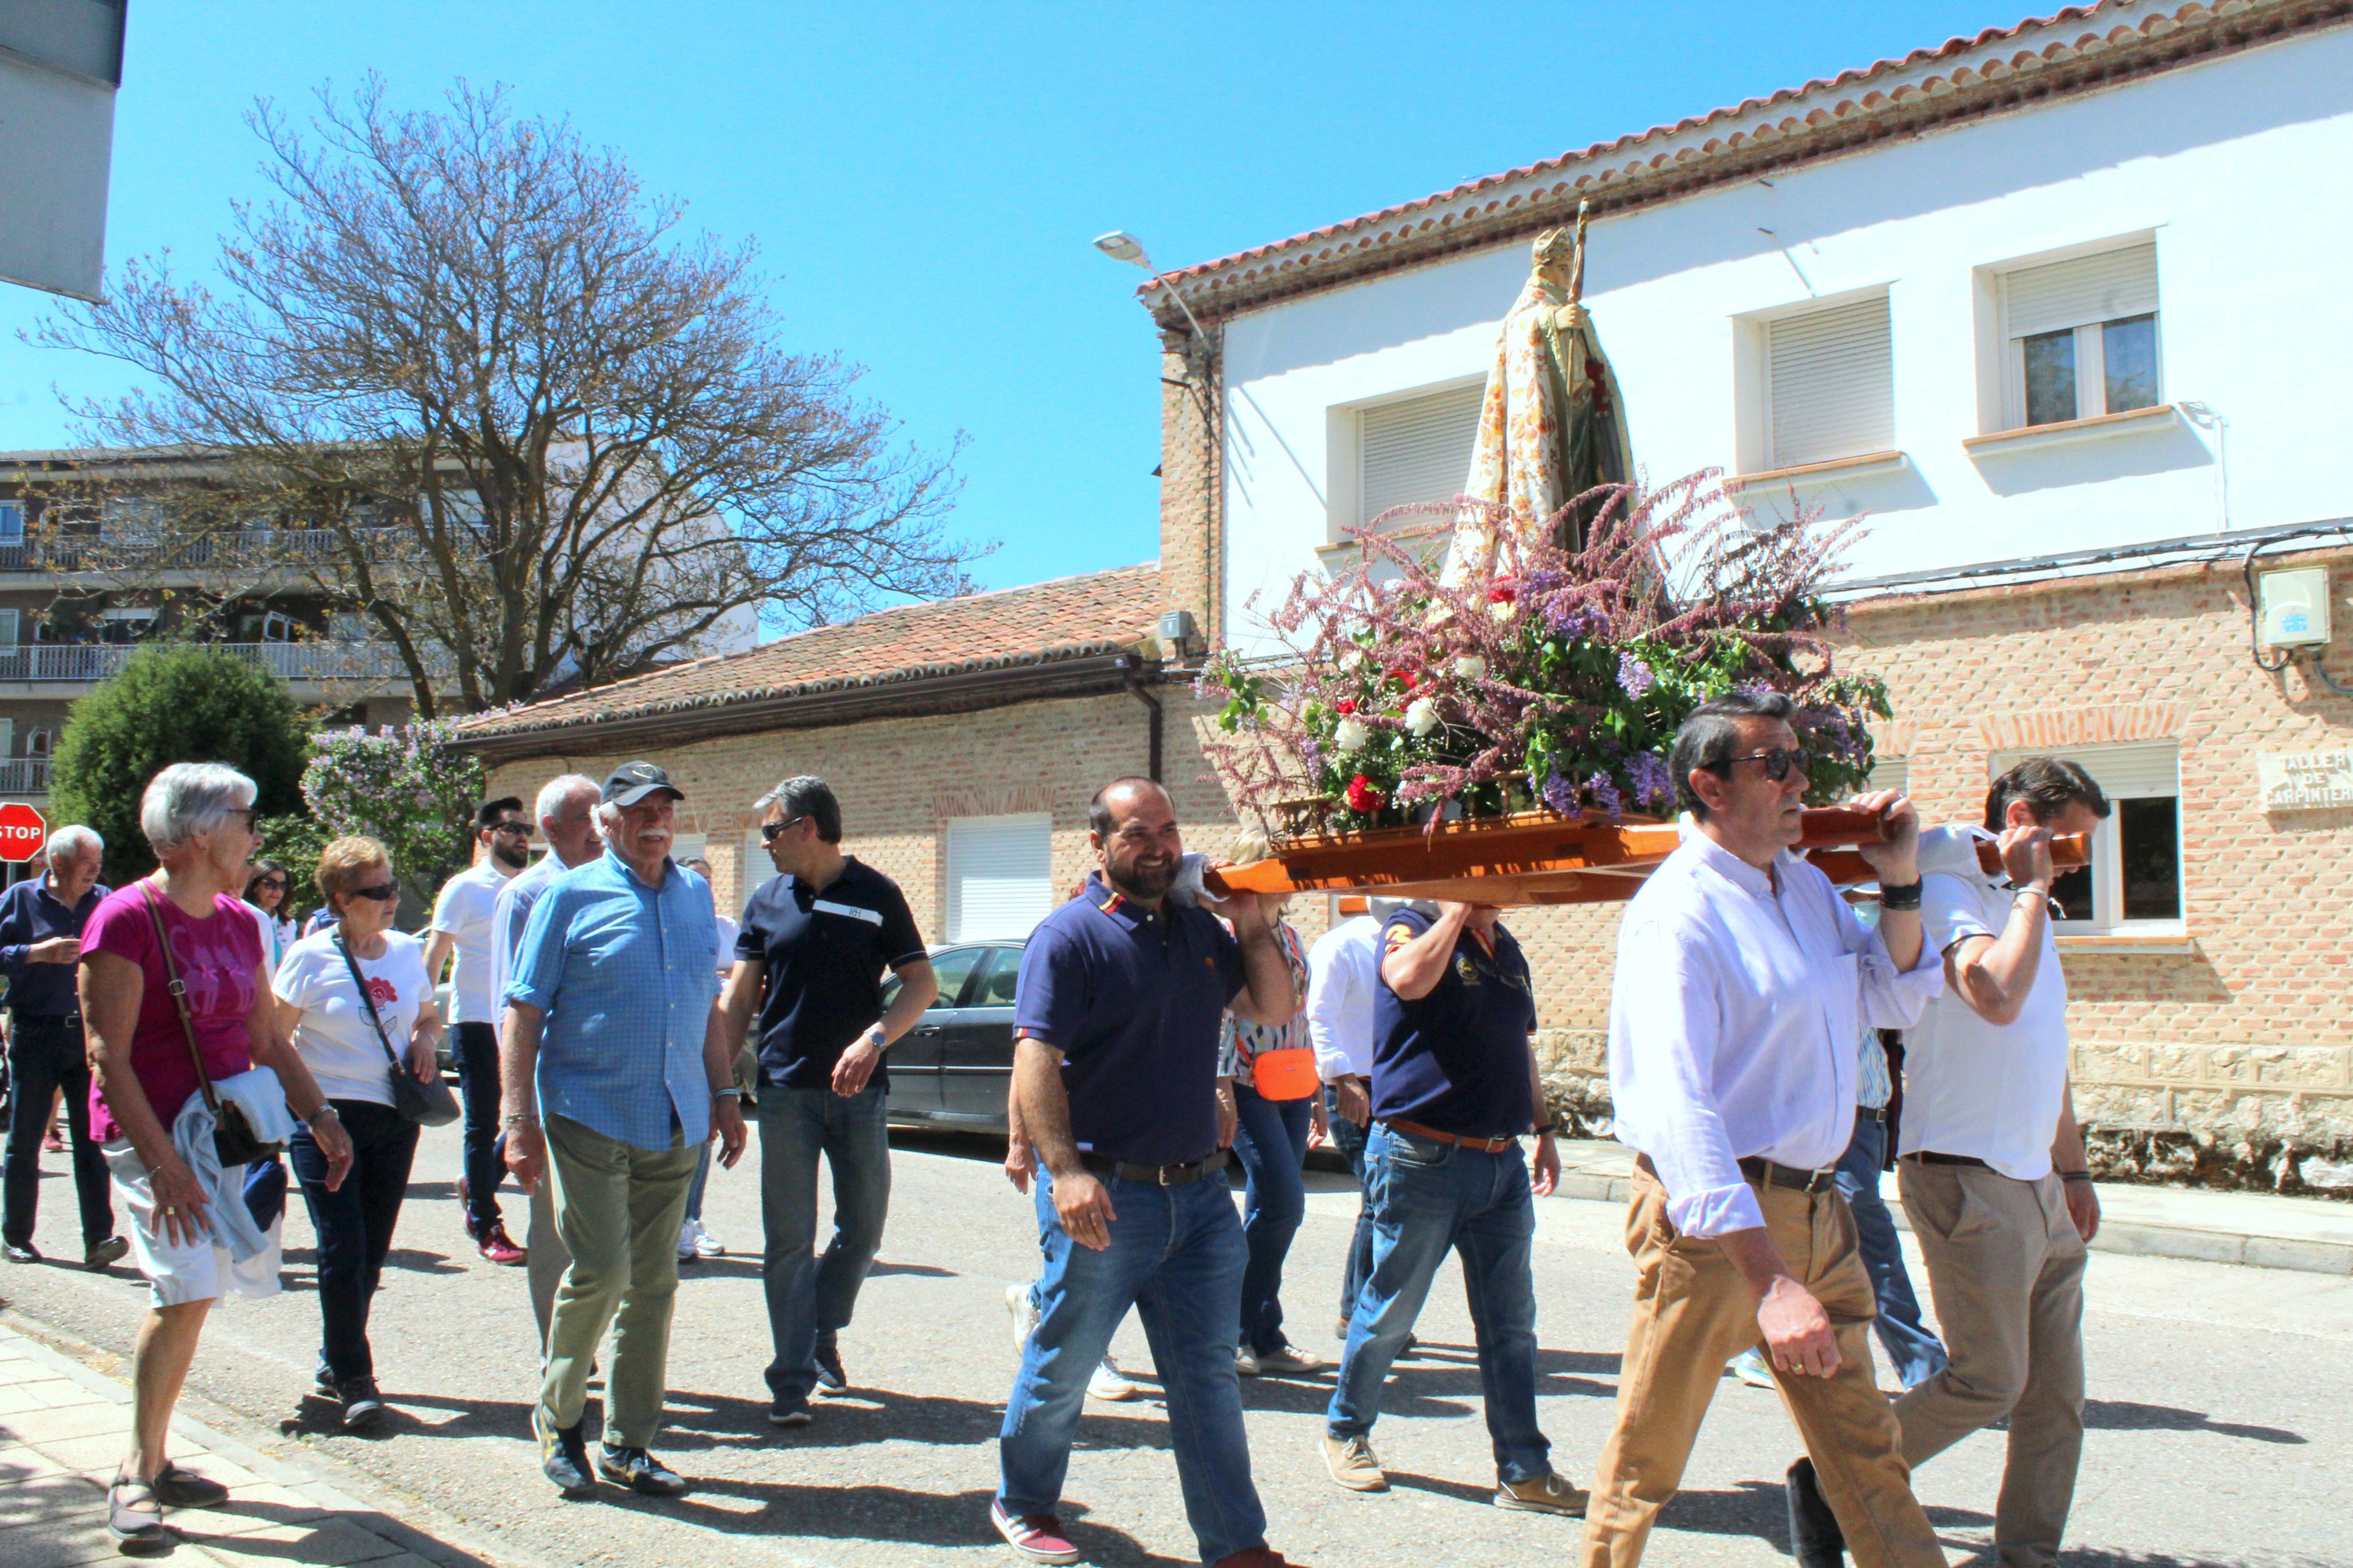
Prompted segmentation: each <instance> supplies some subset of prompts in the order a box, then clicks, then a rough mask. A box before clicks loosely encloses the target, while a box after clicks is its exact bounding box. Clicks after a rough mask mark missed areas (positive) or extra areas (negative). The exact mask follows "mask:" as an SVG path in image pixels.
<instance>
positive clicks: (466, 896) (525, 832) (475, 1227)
mask: <svg viewBox="0 0 2353 1568" xmlns="http://www.w3.org/2000/svg"><path fill="white" fill-rule="evenodd" d="M474 847H475V860H474V863H473V865H472V866H470V867H469V868H467V869H465V870H463V871H460V872H459V873H458V874H457V875H456V876H454V877H452V878H450V879H448V881H447V882H444V883H443V884H442V885H441V895H440V897H439V898H438V899H436V900H434V901H433V936H432V939H431V940H430V941H428V942H427V943H426V944H425V973H426V975H427V977H428V978H429V979H431V980H433V981H436V982H438V980H439V979H440V978H441V966H442V964H443V963H445V962H447V961H448V958H449V957H450V955H451V954H452V953H454V954H456V955H457V961H458V962H457V963H456V965H455V967H454V970H453V972H452V973H451V975H450V977H449V988H450V991H451V993H452V995H451V998H450V1008H449V1011H450V1014H451V1017H450V1025H451V1027H450V1030H449V1054H450V1056H451V1057H452V1058H455V1059H456V1061H457V1064H458V1087H459V1089H462V1090H464V1091H465V1097H466V1127H465V1149H466V1164H465V1173H464V1174H463V1175H461V1176H460V1177H459V1179H458V1197H459V1202H460V1203H462V1204H463V1205H465V1216H466V1234H467V1235H468V1236H469V1237H472V1238H473V1242H474V1247H475V1250H476V1251H478V1252H480V1254H481V1255H482V1257H483V1258H485V1259H487V1260H488V1261H490V1262H491V1263H498V1264H515V1263H521V1262H522V1261H523V1250H522V1247H517V1246H516V1245H515V1244H514V1240H513V1238H512V1237H510V1236H508V1235H507V1226H506V1219H505V1216H504V1215H501V1213H500V1212H499V1183H500V1181H501V1179H502V1178H503V1177H504V1176H505V1174H506V1172H505V1171H504V1170H503V1169H502V1168H501V1165H500V1162H499V1148H498V1140H499V1105H500V1101H501V1091H500V1088H499V1003H498V996H497V993H495V992H493V991H492V990H491V968H492V961H491V913H492V911H493V910H496V908H497V907H498V898H499V889H501V888H502V887H504V886H505V885H506V884H507V883H508V881H510V880H511V879H512V878H513V877H514V875H515V873H517V872H518V871H521V870H522V868H523V867H524V866H526V865H528V864H529V863H530V860H531V824H530V822H529V821H527V820H526V819H525V818H524V816H523V814H522V802H521V801H520V800H517V799H516V798H515V797H514V796H512V795H502V796H501V797H500V798H499V799H497V800H486V801H484V802H482V804H481V805H479V806H477V807H475V808H474Z"/></svg>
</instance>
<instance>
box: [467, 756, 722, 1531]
mask: <svg viewBox="0 0 2353 1568" xmlns="http://www.w3.org/2000/svg"><path fill="white" fill-rule="evenodd" d="M682 798H684V797H683V796H682V795H681V793H680V791H679V790H678V788H677V786H676V785H674V784H671V783H670V775H668V774H667V773H663V772H662V771H661V769H659V768H658V767H656V766H654V765H653V764H652V763H627V764H625V765H624V766H622V767H620V768H617V769H616V770H615V771H614V773H612V775H611V776H610V777H609V778H607V779H606V781H605V787H604V790H603V791H602V798H601V800H600V802H599V804H598V806H597V816H598V817H599V819H600V820H601V822H602V823H603V826H604V833H605V845H606V850H605V853H604V855H603V856H602V857H600V858H597V859H595V860H592V861H590V862H589V863H588V864H586V865H585V866H580V867H576V868H574V869H572V870H569V871H566V872H565V873H564V874H563V875H562V876H560V877H558V878H556V879H555V880H554V883H553V884H552V885H551V886H550V887H549V888H548V889H547V891H546V892H545V894H543V896H542V897H541V898H540V900H539V901H538V902H537V904H536V905H534V906H533V909H532V911H531V920H530V922H529V923H528V924H527V925H526V926H525V927H524V928H523V934H522V942H521V944H520V945H519V946H518V947H517V948H516V950H515V955H514V973H513V975H512V978H511V979H510V980H509V981H508V982H507V994H506V1003H507V1014H506V1029H507V1033H506V1039H505V1042H504V1047H505V1052H504V1055H505V1068H506V1077H505V1083H506V1094H507V1101H506V1106H507V1109H506V1115H505V1118H504V1120H505V1122H506V1128H507V1163H508V1164H509V1165H511V1166H512V1168H513V1170H514V1173H515V1177H516V1179H517V1180H518V1181H520V1182H522V1184H523V1185H524V1187H526V1188H529V1187H531V1186H533V1185H534V1184H537V1183H538V1182H539V1181H540V1180H541V1179H542V1178H543V1177H545V1178H547V1179H549V1180H552V1181H553V1182H554V1184H555V1228H556V1232H557V1234H558V1235H560V1236H561V1237H563V1238H564V1245H565V1247H566V1248H567V1249H568V1250H569V1251H570V1252H571V1254H572V1263H571V1266H570V1267H569V1268H566V1269H565V1273H564V1284H563V1287H562V1288H561V1289H559V1290H557V1292H556V1296H555V1311H554V1320H553V1321H551V1322H550V1324H549V1325H548V1331H547V1354H546V1363H545V1373H544V1375H543V1379H542V1382H541V1385H540V1394H539V1401H538V1404H537V1405H535V1406H534V1408H533V1412H532V1426H533V1430H534V1431H535V1432H536V1433H537V1434H538V1436H539V1451H540V1468H541V1469H542V1470H543V1472H544V1473H545V1474H546V1476H547V1479H549V1480H550V1481H552V1482H554V1484H555V1487H556V1489H558V1490H559V1491H561V1492H562V1493H563V1494H564V1495H565V1497H567V1498H583V1497H588V1496H591V1495H593V1494H594V1493H595V1491H596V1478H597V1477H598V1476H602V1477H604V1478H605V1479H607V1480H609V1481H612V1482H613V1483H615V1484H616V1485H618V1486H625V1487H628V1488H629V1489H632V1490H634V1491H638V1492H642V1493H645V1494H646V1495H648V1496H649V1497H675V1496H677V1495H678V1494H679V1493H681V1492H682V1491H684V1490H685V1489H686V1486H687V1483H686V1482H685V1480H684V1479H681V1477H680V1476H678V1475H677V1474H676V1473H674V1472H673V1471H671V1470H670V1468H667V1467H666V1466H664V1465H663V1464H661V1463H660V1461H659V1460H657V1459H656V1458H654V1457H653V1456H652V1455H651V1454H650V1453H649V1452H648V1449H649V1447H650V1446H651V1444H652V1442H653V1438H654V1434H655V1432H656V1431H657V1429H659V1426H660V1425H661V1413H662V1400H663V1397H664V1395H665V1394H666V1393H667V1392H668V1381H667V1376H666V1373H667V1368H668V1358H669V1354H670V1308H671V1305H672V1300H673V1299H674V1298H675V1297H676V1295H677V1293H678V1253H677V1251H676V1250H675V1244H676V1242H677V1240H678V1227H679V1222H680V1220H681V1218H682V1217H683V1216H684V1215H685V1213H686V1187H687V1183H688V1182H689V1181H690V1180H691V1179H692V1177H693V1175H694V1164H695V1159H696V1156H697V1154H698V1152H700V1149H701V1146H702V1143H703V1142H704V1141H705V1140H707V1139H708V1138H710V1136H711V1135H712V1129H713V1128H714V1127H716V1129H717V1131H718V1133H719V1137H720V1140H721V1142H722V1144H723V1147H724V1150H725V1152H724V1154H723V1156H722V1157H723V1160H724V1162H725V1163H727V1164H729V1165H733V1163H735V1161H736V1159H737V1158H738V1157H739V1156H740V1155H741V1154H742V1153H743V1152H744V1113H743V1110H742V1109H741V1108H740V1107H739V1106H738V1105H737V1104H736V1101H735V1083H734V1072H733V1061H732V1059H731V1058H730V1056H729V1054H728V1051H727V1047H726V1043H725V1036H724V1031H723V1029H722V1028H721V1026H720V1020H719V1016H718V1010H717V1008H716V1007H715V1006H714V1005H713V1004H712V994H711V952H712V943H713V942H715V941H716V940H717V926H716V925H715V923H714V921H713V920H712V905H711V889H710V887H709V886H708V885H707V884H705V883H704V881H703V880H702V878H700V877H697V876H696V875H695V874H694V873H693V872H691V871H684V870H681V869H679V868H677V867H676V866H674V865H672V864H671V863H670V841H671V837H672V835H673V827H672V824H673V822H674V820H675V818H676V816H677V803H678V802H679V801H680V800H681V799H682ZM607 1327H610V1328H611V1329H612V1331H613V1349H612V1355H611V1358H610V1360H609V1361H608V1362H607V1364H606V1367H605V1441H604V1445H603V1447H602V1449H601V1451H600V1452H599V1453H598V1455H597V1458H596V1468H594V1469H591V1468H589V1461H588V1452H587V1444H586V1437H585V1436H584V1428H585V1426H586V1422H585V1420H584V1415H583V1413H584V1408H585V1406H586V1401H587V1393H588V1374H589V1371H590V1366H591V1363H592V1361H593V1360H594V1358H595V1356H596V1350H597V1346H598V1344H599V1343H600V1342H602V1341H603V1340H604V1338H605V1331H606V1330H607Z"/></svg>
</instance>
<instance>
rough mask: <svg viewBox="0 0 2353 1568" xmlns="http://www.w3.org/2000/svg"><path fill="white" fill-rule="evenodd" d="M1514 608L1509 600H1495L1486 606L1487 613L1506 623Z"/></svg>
mask: <svg viewBox="0 0 2353 1568" xmlns="http://www.w3.org/2000/svg"><path fill="white" fill-rule="evenodd" d="M1514 608H1516V606H1515V605H1513V603H1512V602H1511V601H1510V600H1509V599H1497V600H1496V601H1494V602H1493V604H1491V605H1488V606H1487V613H1488V614H1489V615H1490V616H1493V617H1494V618H1495V619H1497V620H1499V621H1508V620H1510V619H1511V618H1512V611H1513V610H1514Z"/></svg>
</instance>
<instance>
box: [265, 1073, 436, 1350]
mask: <svg viewBox="0 0 2353 1568" xmlns="http://www.w3.org/2000/svg"><path fill="white" fill-rule="evenodd" d="M333 1103H334V1107H335V1112H336V1116H337V1118H338V1120H340V1121H342V1122H343V1131H345V1132H347V1133H349V1134H350V1135H351V1140H352V1168H351V1170H350V1171H349V1172H347V1173H345V1174H344V1176H343V1184H342V1185H340V1186H338V1187H336V1188H335V1190H334V1191H332V1192H329V1191H328V1190H327V1157H326V1156H325V1155H324V1154H322V1153H321V1152H319V1145H318V1144H317V1143H316V1142H312V1141H311V1130H310V1129H309V1128H307V1127H298V1128H296V1129H295V1130H294V1136H293V1138H292V1140H291V1141H290V1142H288V1144H287V1146H286V1152H287V1153H288V1154H290V1156H292V1158H293V1161H294V1176H295V1179H296V1180H297V1181H299V1182H301V1184H302V1202H303V1204H304V1205H305V1206H306V1207H308V1208H309V1209H310V1211H311V1229H312V1230H314V1231H316V1232H317V1233H318V1236H319V1317H320V1321H321V1338H320V1344H319V1360H320V1361H321V1362H322V1363H324V1365H325V1366H326V1368H327V1370H328V1371H329V1372H330V1373H332V1374H333V1376H334V1379H335V1381H336V1382H337V1383H343V1382H345V1381H347V1380H349V1379H351V1378H354V1377H374V1376H375V1355H374V1352H371V1351H370V1350H369V1348H368V1337H367V1326H368V1304H369V1302H370V1300H372V1299H373V1298H374V1297H375V1292H376V1286H377V1284H378V1283H379V1282H380V1281H381V1280H382V1279H383V1278H384V1260H385V1254H387V1253H389V1252H390V1251H391V1250H392V1231H393V1227H394V1226H396V1225H398V1224H399V1223H400V1201H401V1199H403V1198H405V1197H406V1196H407V1195H408V1167H409V1164H410V1163H411V1162H412V1161H413V1160H414V1159H415V1158H416V1155H417V1123H415V1122H414V1121H408V1120H406V1118H404V1117H403V1116H402V1115H401V1114H400V1112H398V1111H396V1110H394V1109H393V1108H392V1107H391V1106H389V1105H377V1104H375V1103H373V1102H371V1101H367V1100H336V1101H334V1102H333ZM270 1163H271V1164H273V1165H274V1164H276V1163H277V1162H276V1161H274V1160H273V1161H271V1162H270Z"/></svg>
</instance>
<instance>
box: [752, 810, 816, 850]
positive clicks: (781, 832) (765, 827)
mask: <svg viewBox="0 0 2353 1568" xmlns="http://www.w3.org/2000/svg"><path fill="white" fill-rule="evenodd" d="M807 820H808V818H807V816H788V817H786V818H785V819H784V820H783V821H782V822H764V823H762V824H760V842H761V843H763V844H774V843H775V842H776V840H777V839H779V838H782V837H784V836H785V830H786V828H788V827H792V826H796V825H797V824H800V823H803V822H807Z"/></svg>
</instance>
